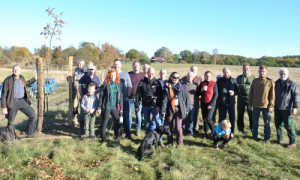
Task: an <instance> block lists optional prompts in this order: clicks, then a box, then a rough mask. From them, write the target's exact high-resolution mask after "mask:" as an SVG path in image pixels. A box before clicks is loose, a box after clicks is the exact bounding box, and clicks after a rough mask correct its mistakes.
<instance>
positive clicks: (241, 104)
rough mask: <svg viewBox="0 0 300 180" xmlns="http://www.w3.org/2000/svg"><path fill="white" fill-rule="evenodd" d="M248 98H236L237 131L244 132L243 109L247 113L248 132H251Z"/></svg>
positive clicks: (250, 111) (250, 112) (250, 113)
mask: <svg viewBox="0 0 300 180" xmlns="http://www.w3.org/2000/svg"><path fill="white" fill-rule="evenodd" d="M248 105H249V104H248V97H242V96H238V103H237V112H238V119H237V126H238V129H239V131H241V132H244V128H245V123H244V114H245V108H246V109H247V113H248V116H249V124H250V130H251V132H252V109H251V110H249V109H248Z"/></svg>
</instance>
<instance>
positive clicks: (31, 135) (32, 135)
mask: <svg viewBox="0 0 300 180" xmlns="http://www.w3.org/2000/svg"><path fill="white" fill-rule="evenodd" d="M26 138H35V135H34V134H30V135H27V136H26Z"/></svg>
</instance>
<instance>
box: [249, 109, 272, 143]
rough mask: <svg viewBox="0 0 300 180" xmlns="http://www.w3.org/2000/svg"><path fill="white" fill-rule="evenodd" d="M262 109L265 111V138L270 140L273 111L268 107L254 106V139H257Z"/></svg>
mask: <svg viewBox="0 0 300 180" xmlns="http://www.w3.org/2000/svg"><path fill="white" fill-rule="evenodd" d="M260 111H262V113H263V119H264V123H265V125H264V134H265V140H269V139H270V136H271V128H270V120H271V113H270V112H269V109H268V108H253V112H252V121H253V131H252V137H253V139H257V135H258V126H259V123H258V121H259V114H260Z"/></svg>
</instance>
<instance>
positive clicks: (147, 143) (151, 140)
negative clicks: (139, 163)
mask: <svg viewBox="0 0 300 180" xmlns="http://www.w3.org/2000/svg"><path fill="white" fill-rule="evenodd" d="M163 134H166V135H168V136H171V131H170V128H169V126H167V125H164V126H159V127H158V128H156V129H155V130H154V131H151V132H149V133H148V134H147V135H146V136H145V137H144V139H143V141H142V144H141V145H140V147H139V149H138V153H137V156H138V159H139V160H142V159H143V158H144V157H145V156H148V155H151V154H152V152H153V145H154V146H155V149H156V150H157V143H158V142H159V139H160V138H161V136H162V135H163Z"/></svg>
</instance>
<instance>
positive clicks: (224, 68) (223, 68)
mask: <svg viewBox="0 0 300 180" xmlns="http://www.w3.org/2000/svg"><path fill="white" fill-rule="evenodd" d="M226 69H228V70H229V71H230V72H231V69H230V67H224V68H223V72H224V71H225V70H226Z"/></svg>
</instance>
